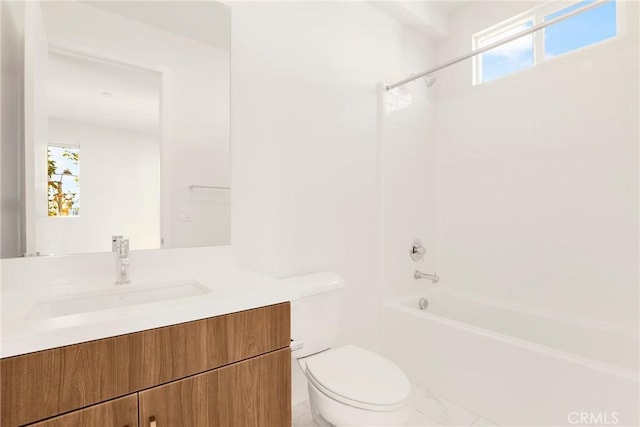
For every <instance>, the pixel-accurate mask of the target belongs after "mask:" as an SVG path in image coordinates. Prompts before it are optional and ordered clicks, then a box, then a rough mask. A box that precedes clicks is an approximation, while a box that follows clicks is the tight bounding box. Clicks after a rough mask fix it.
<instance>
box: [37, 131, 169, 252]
mask: <svg viewBox="0 0 640 427" xmlns="http://www.w3.org/2000/svg"><path fill="white" fill-rule="evenodd" d="M49 141H50V142H51V143H54V144H56V143H57V144H61V145H71V146H79V148H80V162H79V165H80V216H79V217H48V216H44V217H42V216H39V217H38V218H37V221H38V223H37V225H36V230H37V236H36V238H37V247H38V249H39V251H40V253H41V254H77V253H87V252H110V251H111V236H113V235H116V234H121V235H124V236H126V237H127V238H129V239H130V240H131V249H140V248H159V247H160V180H159V176H160V144H159V142H160V141H159V137H158V136H157V135H152V134H147V133H141V132H133V131H128V130H124V129H117V128H108V127H103V126H96V125H91V124H87V123H79V122H71V121H67V120H60V119H50V120H49ZM43 184H44V185H46V182H45V183H43Z"/></svg>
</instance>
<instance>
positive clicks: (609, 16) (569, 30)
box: [544, 0, 617, 58]
mask: <svg viewBox="0 0 640 427" xmlns="http://www.w3.org/2000/svg"><path fill="white" fill-rule="evenodd" d="M589 3H593V1H592V0H588V1H582V2H580V3H577V4H575V5H573V6H571V7H567V8H565V9H562V10H559V11H557V12H555V13H552V14H550V15H547V16H545V17H544V20H545V22H546V21H551V20H552V19H555V18H558V17H560V16H562V15H565V14H567V13H569V12H572V11H574V10H576V9H579V8H581V7H584V6H586V5H587V4H589ZM616 34H617V25H616V2H615V1H611V2H608V3H604V4H603V5H601V6H598V7H595V8H594V9H591V10H588V11H586V12H583V13H580V14H578V15H576V16H574V17H571V18H568V19H566V20H564V21H561V22H558V23H557V24H554V25H551V26H550V27H547V28H545V29H544V56H545V57H546V58H548V57H552V56H556V55H560V54H563V53H567V52H570V51H572V50H575V49H579V48H581V47H584V46H588V45H590V44H593V43H597V42H599V41H601V40H606V39H608V38H611V37H614V36H615V35H616Z"/></svg>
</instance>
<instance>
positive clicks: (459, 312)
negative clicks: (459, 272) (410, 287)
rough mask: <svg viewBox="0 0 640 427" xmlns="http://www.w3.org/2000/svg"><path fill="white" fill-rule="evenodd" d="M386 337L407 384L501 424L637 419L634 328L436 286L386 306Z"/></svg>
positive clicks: (624, 422)
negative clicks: (422, 305)
mask: <svg viewBox="0 0 640 427" xmlns="http://www.w3.org/2000/svg"><path fill="white" fill-rule="evenodd" d="M422 297H424V298H426V299H427V301H428V303H429V304H428V307H427V308H426V309H424V310H421V309H420V308H419V300H420V298H422ZM382 333H383V346H382V348H383V349H384V351H383V353H384V355H385V356H386V357H388V358H389V359H391V360H393V361H394V362H395V363H397V364H398V365H399V366H400V367H401V368H402V369H403V370H404V371H405V372H406V373H407V375H408V376H409V378H410V379H411V380H412V382H414V383H416V384H418V385H420V386H422V387H424V388H425V389H426V390H428V391H429V392H431V393H434V394H437V395H441V396H443V397H445V398H446V399H448V400H451V401H453V402H455V403H457V404H459V405H461V406H463V407H466V408H467V409H470V410H472V411H473V412H475V413H477V414H479V415H481V416H482V417H484V418H487V419H490V420H492V421H493V422H495V423H497V424H499V425H505V426H507V425H528V426H532V425H536V426H545V425H549V426H560V425H630V426H637V425H640V419H639V415H638V412H639V409H638V400H639V398H640V395H639V391H638V386H639V381H638V337H637V335H636V334H634V333H633V332H631V331H625V330H620V329H616V328H615V327H613V326H612V325H611V324H607V323H604V322H596V321H591V320H588V319H581V318H575V317H569V316H563V315H560V314H558V313H553V312H545V311H541V310H537V309H533V308H531V307H525V306H517V305H513V304H507V303H504V302H501V301H497V300H492V299H488V298H483V297H478V296H473V295H469V294H462V293H456V292H447V291H432V292H428V293H425V294H422V295H418V296H415V297H410V298H402V299H398V300H394V301H389V302H387V303H386V304H385V305H384V309H383V331H382Z"/></svg>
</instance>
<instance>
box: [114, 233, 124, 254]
mask: <svg viewBox="0 0 640 427" xmlns="http://www.w3.org/2000/svg"><path fill="white" fill-rule="evenodd" d="M122 238H123V236H111V252H117V251H118V249H119V248H120V242H122Z"/></svg>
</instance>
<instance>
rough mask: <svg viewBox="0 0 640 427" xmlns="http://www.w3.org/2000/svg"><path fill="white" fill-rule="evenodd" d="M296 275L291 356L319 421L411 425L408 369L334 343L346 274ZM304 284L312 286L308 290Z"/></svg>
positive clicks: (340, 426)
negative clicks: (299, 369) (297, 367)
mask: <svg viewBox="0 0 640 427" xmlns="http://www.w3.org/2000/svg"><path fill="white" fill-rule="evenodd" d="M297 280H300V282H299V283H296V284H295V285H296V286H300V289H301V291H300V292H301V297H300V299H299V300H297V301H293V302H292V304H291V338H292V341H294V343H293V344H292V352H291V356H292V357H293V358H294V359H296V360H297V362H298V363H299V364H300V367H301V368H302V371H303V372H304V374H305V376H306V378H307V388H308V391H309V402H310V404H311V413H312V415H313V418H314V421H315V422H316V424H318V425H320V426H323V427H325V426H336V427H343V426H344V427H346V426H394V427H399V426H403V425H407V423H408V420H409V416H410V414H411V405H410V400H409V397H410V393H411V384H410V383H409V380H408V379H407V376H406V375H405V374H404V372H402V370H401V369H400V368H398V367H397V366H396V365H395V364H393V363H392V362H391V361H389V360H387V359H385V358H384V357H382V356H380V355H378V354H375V353H373V352H371V351H368V350H365V349H362V348H360V347H357V346H354V345H345V346H342V347H335V343H336V341H337V333H338V309H339V302H340V301H339V294H340V293H339V292H338V291H339V289H341V288H343V287H344V281H343V280H342V278H340V277H339V276H336V275H334V274H330V273H322V274H315V275H310V276H307V277H305V278H298V279H297ZM305 289H311V291H308V292H306V293H305ZM318 290H320V291H318Z"/></svg>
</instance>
